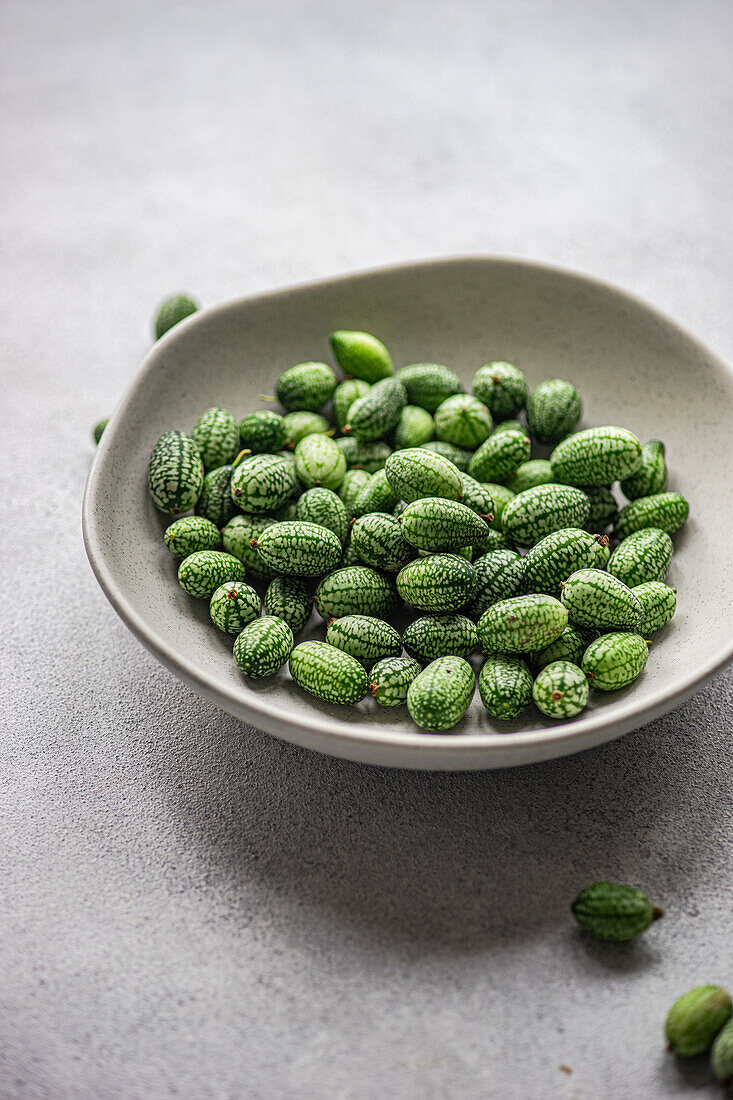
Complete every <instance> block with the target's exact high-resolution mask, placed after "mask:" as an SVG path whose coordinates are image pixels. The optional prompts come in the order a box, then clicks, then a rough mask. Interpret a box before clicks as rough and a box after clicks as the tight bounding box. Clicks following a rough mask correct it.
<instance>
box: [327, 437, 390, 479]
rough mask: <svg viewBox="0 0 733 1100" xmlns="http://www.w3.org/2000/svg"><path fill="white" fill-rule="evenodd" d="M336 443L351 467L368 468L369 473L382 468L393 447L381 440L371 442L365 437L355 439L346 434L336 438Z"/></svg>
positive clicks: (355, 468)
mask: <svg viewBox="0 0 733 1100" xmlns="http://www.w3.org/2000/svg"><path fill="white" fill-rule="evenodd" d="M335 443H336V446H337V447H338V449H339V450H340V451H341V453H342V455H343V456H344V458H345V459H346V465H347V466H348V467H349V469H351V470H366V471H367V473H369V474H374V473H376V472H377V470H381V469H382V467H383V466H384V464H385V463H386V461H387V459H388V458H389V456H390V455H391V454H392V448H391V447H389V446H388V445H387V444H386V443H382V442H381V440H374V441H372V442H370V441H368V440H364V439H354V437H353V436H351V435H345V436H342V437H341V438H340V439H337V440H335Z"/></svg>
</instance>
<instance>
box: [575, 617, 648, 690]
mask: <svg viewBox="0 0 733 1100" xmlns="http://www.w3.org/2000/svg"><path fill="white" fill-rule="evenodd" d="M648 656H649V646H648V645H647V643H646V641H645V640H644V639H643V638H642V637H641V635H640V634H630V633H628V632H627V631H623V632H619V631H617V632H614V633H612V634H602V635H601V636H600V638H596V640H595V641H594V642H591V643H590V645H589V646H588V648H587V649H586V651H585V653H584V654H583V659H582V661H581V668H582V669H583V672H584V673H585V675H586V678H587V679H588V682H589V684H590V685H591V687H594V688H598V689H599V690H600V691H617V690H618V689H619V688H623V687H627V685H628V684H631V683H633V682H634V680H635V679H636V677H637V676H638V675H639V673H640V672H641V671H642V669H643V668H644V665H645V664H646V662H647V658H648Z"/></svg>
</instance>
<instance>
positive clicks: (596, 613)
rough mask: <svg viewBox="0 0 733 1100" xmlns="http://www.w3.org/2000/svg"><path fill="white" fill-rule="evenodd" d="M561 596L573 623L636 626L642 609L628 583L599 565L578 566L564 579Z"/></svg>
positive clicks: (614, 627) (620, 627) (609, 627)
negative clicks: (582, 567) (590, 566)
mask: <svg viewBox="0 0 733 1100" xmlns="http://www.w3.org/2000/svg"><path fill="white" fill-rule="evenodd" d="M560 598H561V600H562V603H563V606H564V607H566V608H567V611H568V615H569V616H570V620H571V621H572V622H573V623H575V625H576V626H590V627H595V628H596V629H598V630H624V629H625V630H638V629H639V627H640V626H641V621H642V617H643V611H642V607H641V604H640V603H639V600H638V598H637V597H636V596H635V595H634V593H633V592H632V591H631V589H630V588H629V587H628V585H625V584H624V583H623V581H620V580H618V578H617V577H614V576H612V575H611V574H610V573H605V572H604V571H603V570H601V569H578V570H577V571H576V572H575V573H572V574H571V575H570V576H569V577H568V579H567V580H566V581H565V582H564V583H563V586H562V595H561V597H560Z"/></svg>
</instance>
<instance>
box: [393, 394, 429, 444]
mask: <svg viewBox="0 0 733 1100" xmlns="http://www.w3.org/2000/svg"><path fill="white" fill-rule="evenodd" d="M434 434H435V421H434V420H433V418H432V416H431V415H430V413H429V412H428V411H427V409H421V408H420V406H419V405H405V407H404V409H403V410H402V412H401V413H400V418H399V420H398V421H397V427H396V428H395V430H394V436H393V439H392V443H393V446H394V449H395V450H396V451H402V450H404V449H405V448H406V447H421V446H422V444H423V443H429V442H430V440H431V439H432V438H433V436H434Z"/></svg>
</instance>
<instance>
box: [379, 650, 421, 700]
mask: <svg viewBox="0 0 733 1100" xmlns="http://www.w3.org/2000/svg"><path fill="white" fill-rule="evenodd" d="M421 671H422V670H421V668H420V665H419V664H418V663H417V661H413V659H412V657H385V658H383V660H381V661H377V663H376V664H375V665H374V667H373V668H372V670H371V672H370V673H369V694H370V695H373V696H374V698H375V699H376V701H377V702H378V703H379V705H380V707H399V706H401V705H402V704H403V703H404V702H406V700H407V692H408V690H409V687H410V684H411V683H412V681H413V680H414V679H415V677H416V676H418V675H419V674H420V672H421Z"/></svg>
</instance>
